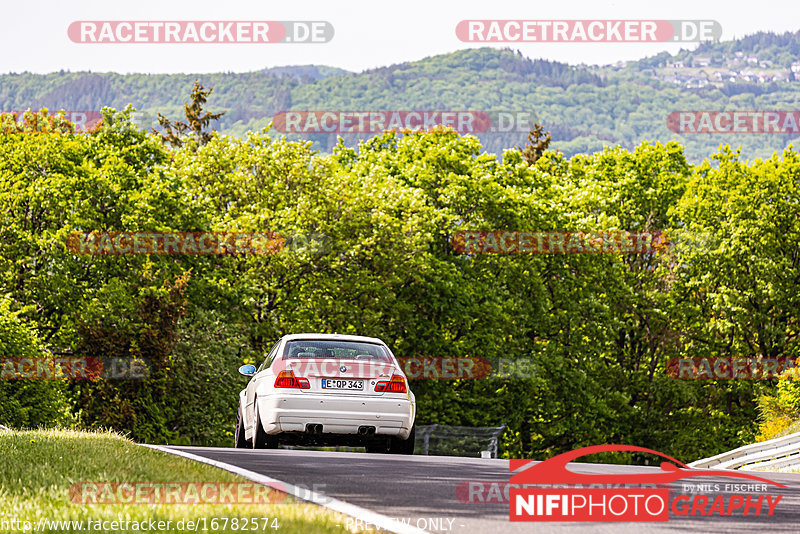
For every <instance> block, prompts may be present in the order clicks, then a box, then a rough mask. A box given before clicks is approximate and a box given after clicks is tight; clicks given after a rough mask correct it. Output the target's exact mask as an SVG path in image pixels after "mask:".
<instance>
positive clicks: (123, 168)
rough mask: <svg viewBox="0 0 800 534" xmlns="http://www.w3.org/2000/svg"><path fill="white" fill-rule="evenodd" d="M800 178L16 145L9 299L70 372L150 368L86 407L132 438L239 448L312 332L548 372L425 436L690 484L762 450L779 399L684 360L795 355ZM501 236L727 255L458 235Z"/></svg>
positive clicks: (463, 394) (274, 142) (89, 140)
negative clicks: (85, 249)
mask: <svg viewBox="0 0 800 534" xmlns="http://www.w3.org/2000/svg"><path fill="white" fill-rule="evenodd" d="M570 90H571V89H570ZM214 94H215V95H216V91H215V93H214ZM211 105H212V106H214V105H215V104H214V103H213V102H212V103H211ZM799 176H800V157H798V155H797V153H795V152H794V151H793V150H791V149H789V150H786V151H785V152H784V153H783V154H776V155H774V156H773V157H772V158H770V159H769V160H767V161H760V160H759V161H756V162H753V163H745V162H742V161H741V159H740V156H739V155H738V154H736V153H734V152H732V151H730V150H729V149H725V150H722V151H721V152H719V153H718V154H717V155H715V156H714V158H713V163H710V162H706V163H704V164H702V165H700V166H697V167H695V166H692V165H691V164H689V163H688V162H687V161H686V158H685V156H684V153H683V148H682V147H681V145H679V144H678V143H675V142H671V143H668V144H660V143H653V144H650V143H642V144H641V145H639V146H637V147H636V148H635V149H634V150H632V151H629V150H626V149H623V148H613V149H612V148H609V149H606V150H604V151H602V152H598V153H596V154H592V155H585V156H576V157H573V158H571V159H568V158H565V157H564V156H563V155H561V154H558V153H554V152H546V153H545V154H544V155H543V156H542V157H541V158H539V159H538V160H537V161H536V163H535V164H534V165H532V166H529V165H528V164H527V163H526V162H525V161H524V160H523V158H522V155H521V153H520V152H519V151H517V150H507V151H506V152H505V153H503V154H502V157H500V158H497V157H495V156H494V155H492V154H486V153H484V148H483V147H482V146H481V144H480V143H479V141H478V139H476V138H475V137H472V136H463V137H460V136H458V135H457V134H456V133H455V132H452V131H447V130H434V131H430V132H421V133H420V132H418V133H409V134H405V135H403V134H399V133H393V132H390V133H386V134H383V135H381V136H378V137H375V138H373V139H371V140H369V141H367V142H364V143H361V144H360V145H358V147H350V146H347V145H346V144H345V143H344V142H340V143H339V144H338V145H337V146H336V147H334V149H333V151H332V154H330V155H324V154H319V153H316V152H315V151H314V150H312V146H311V143H309V142H292V141H288V140H286V139H285V138H281V137H274V136H271V135H270V134H269V133H260V134H255V133H251V134H249V135H248V136H247V138H246V139H244V140H242V139H238V138H232V137H226V136H215V137H213V138H212V139H211V140H210V142H209V143H207V144H205V145H204V146H197V144H195V143H191V142H187V143H184V145H183V146H182V147H181V148H177V149H170V148H167V147H164V146H162V143H161V142H160V140H159V138H158V137H157V136H154V135H152V134H149V133H146V132H144V131H142V130H140V129H138V128H136V127H135V126H134V125H133V124H132V123H131V121H130V116H129V112H127V111H126V112H121V113H116V114H112V112H110V111H108V112H106V119H105V124H104V126H102V127H101V128H99V129H98V130H97V131H95V132H93V133H90V134H87V135H70V134H57V133H52V134H8V135H3V136H0V214H2V215H0V236H2V239H0V250H2V255H0V294H7V295H8V298H9V300H10V302H11V307H10V308H9V309H8V312H6V315H9V314H10V313H11V312H12V311H14V312H15V316H16V317H18V318H19V320H24V321H27V322H28V324H29V325H31V328H33V327H35V329H36V330H37V331H38V333H39V334H38V335H39V337H40V338H41V339H42V340H43V341H44V342H45V343H46V346H47V347H48V348H49V350H51V351H52V352H54V353H57V354H62V355H65V354H66V355H80V356H115V357H118V358H145V359H146V360H148V361H149V362H150V363H151V366H152V373H151V375H150V377H149V378H148V379H146V380H139V381H136V380H129V381H99V382H90V381H74V382H71V383H70V384H69V392H68V393H69V396H70V399H71V401H72V402H73V403H74V409H73V412H74V415H75V417H77V418H78V420H79V424H80V425H82V426H84V427H91V428H98V427H109V426H110V427H113V428H115V429H117V430H123V431H127V432H129V433H130V435H131V436H132V437H133V438H134V439H137V440H147V441H150V442H165V441H170V442H184V443H195V444H211V445H219V444H230V443H231V435H232V425H233V421H234V419H235V414H236V402H237V392H238V391H239V390H240V389H241V388H242V387H244V384H245V381H246V380H245V379H244V378H243V377H241V376H240V375H238V373H237V372H236V368H237V367H238V366H239V365H241V364H242V363H255V362H258V361H259V360H260V358H262V357H263V354H264V352H265V351H266V350H268V349H269V347H270V346H271V344H272V343H273V342H274V341H275V340H276V339H278V338H279V337H280V336H281V335H283V334H286V333H291V332H303V331H319V332H338V333H358V334H362V335H370V336H377V337H380V338H382V339H384V340H385V341H386V342H387V343H388V344H389V345H390V346H391V347H392V349H393V350H394V351H395V353H396V354H397V355H399V356H455V357H464V356H480V357H484V358H487V359H489V360H490V361H492V360H494V361H496V360H497V359H498V358H516V359H525V360H530V361H533V362H534V364H535V365H533V366H530V367H531V368H535V369H537V370H538V372H537V373H535V375H533V376H529V377H522V378H520V377H517V378H513V379H509V378H505V379H500V378H489V379H481V380H462V381H441V380H440V381H436V380H430V381H422V380H419V381H414V382H413V383H412V389H413V390H414V391H415V393H416V394H417V399H418V402H419V409H418V411H419V423H420V424H427V423H442V424H453V425H464V426H499V425H500V424H503V423H505V424H506V425H507V426H508V429H509V430H508V431H507V432H506V434H505V435H504V436H503V437H502V441H501V454H505V455H506V456H533V457H538V458H541V457H544V456H548V455H553V454H556V453H559V452H563V451H565V450H570V449H573V448H575V447H579V446H583V445H590V444H598V443H609V442H611V443H630V444H636V445H640V446H645V447H650V448H653V449H656V450H659V451H662V452H664V453H667V454H671V455H674V456H676V457H678V458H682V459H687V460H688V459H694V457H696V456H708V455H710V454H713V453H716V452H719V451H721V450H724V449H727V448H731V447H733V446H736V445H739V444H741V443H742V442H744V441H746V440H749V439H752V437H753V436H754V434H755V432H756V427H755V424H754V420H755V419H756V416H757V411H756V398H757V397H758V396H759V395H760V394H761V393H762V391H769V388H770V387H771V386H770V385H768V384H760V383H755V382H747V383H743V382H739V381H730V382H723V381H720V382H711V381H705V382H702V381H698V382H690V381H678V380H674V379H672V378H670V377H669V376H668V375H667V374H666V373H665V364H666V360H667V359H668V358H671V357H694V356H730V355H745V356H748V357H759V356H776V355H796V353H797V351H798V349H797V344H796V342H797V335H798V331H797V324H798V312H800V306H798V301H797V299H798V296H797V294H796V291H794V286H793V283H794V282H793V281H794V280H797V279H798V278H800V264H798V259H799V258H798V249H797V246H796V242H797V237H798V233H799V232H800V217H798V215H800V213H798V211H800V202H798V200H800V199H798V196H799V195H800V193H798V189H797V180H798V177H799ZM490 229H511V230H522V231H535V230H547V229H567V230H569V229H572V230H601V229H626V230H631V231H641V230H657V229H676V230H677V229H685V230H688V231H689V232H691V235H696V234H697V233H702V232H710V233H711V234H712V235H713V236H714V238H715V239H714V240H713V242H712V243H711V244H709V243H707V242H706V243H705V244H703V242H697V241H691V240H688V239H684V240H683V241H681V243H683V245H682V246H676V247H673V248H671V249H669V250H668V251H666V253H661V252H659V253H654V254H637V255H615V254H601V255H589V254H585V255H580V254H578V255H559V254H554V255H512V256H504V255H461V254H458V253H457V252H455V251H454V249H453V247H452V245H451V241H452V237H453V235H454V233H455V232H458V231H461V230H490ZM91 230H99V231H159V232H161V231H245V232H279V233H281V234H284V235H291V234H294V233H297V232H319V233H324V234H326V235H328V236H329V237H330V242H329V246H328V247H327V249H326V250H323V251H321V252H320V253H315V254H311V253H309V252H308V251H297V250H284V251H281V252H280V253H276V254H272V255H219V256H216V255H215V256H188V255H187V256H176V255H172V256H164V255H149V256H148V255H123V256H109V255H79V254H74V253H72V252H69V251H68V250H67V249H66V246H65V243H66V240H67V236H68V235H69V233H70V232H72V231H91ZM712 245H713V246H712ZM17 312H18V313H17ZM26 328H27V327H26ZM765 388H766V389H765ZM8 402H9V401H8V399H7V398H3V399H2V401H1V402H0V404H2V405H5V404H7V403H8ZM0 413H2V412H0ZM4 417H8V415H4ZM7 421H10V420H9V419H5V420H0V423H3V422H7ZM52 422H56V421H55V418H54V419H52ZM19 424H20V425H21V426H31V425H35V424H36V422H35V421H23V422H22V423H19ZM620 460H623V461H624V459H620Z"/></svg>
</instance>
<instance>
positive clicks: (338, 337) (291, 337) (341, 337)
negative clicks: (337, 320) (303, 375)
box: [282, 333, 386, 345]
mask: <svg viewBox="0 0 800 534" xmlns="http://www.w3.org/2000/svg"><path fill="white" fill-rule="evenodd" d="M282 339H283V340H284V341H297V340H301V339H318V340H326V341H359V342H361V343H377V344H378V345H386V343H384V342H383V341H381V340H380V339H378V338H376V337H366V336H351V335H345V334H312V333H304V334H288V335H286V336H283V338H282Z"/></svg>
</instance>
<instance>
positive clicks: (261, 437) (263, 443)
mask: <svg viewBox="0 0 800 534" xmlns="http://www.w3.org/2000/svg"><path fill="white" fill-rule="evenodd" d="M253 448H254V449H277V448H278V438H277V437H276V436H270V435H269V434H267V433H266V432H264V427H263V426H261V417H259V415H258V399H256V408H255V418H254V420H253Z"/></svg>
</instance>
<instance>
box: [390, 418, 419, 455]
mask: <svg viewBox="0 0 800 534" xmlns="http://www.w3.org/2000/svg"><path fill="white" fill-rule="evenodd" d="M415 434H416V425H415V426H412V427H411V432H410V433H409V434H408V437H407V438H406V439H401V438H390V440H389V453H391V454H414V441H415V439H416V438H415Z"/></svg>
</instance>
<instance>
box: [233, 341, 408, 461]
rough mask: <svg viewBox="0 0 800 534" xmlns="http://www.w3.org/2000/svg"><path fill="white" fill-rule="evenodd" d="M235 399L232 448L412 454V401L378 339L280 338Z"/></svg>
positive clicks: (248, 368) (245, 369) (244, 370)
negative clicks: (294, 447)
mask: <svg viewBox="0 0 800 534" xmlns="http://www.w3.org/2000/svg"><path fill="white" fill-rule="evenodd" d="M239 372H240V373H241V374H243V375H245V376H250V377H252V378H251V379H250V382H249V383H248V384H247V387H246V388H245V389H244V390H242V391H241V393H239V415H238V418H237V421H236V437H235V442H236V444H235V446H236V447H237V448H250V447H252V448H254V449H258V448H276V447H277V446H278V444H287V445H350V446H363V447H366V449H367V452H382V453H393V454H413V453H414V420H415V417H416V402H415V400H414V394H413V393H412V392H411V390H410V389H409V387H408V380H407V378H406V375H405V373H404V372H403V370H402V368H401V367H400V365H399V364H398V363H397V359H396V358H395V357H394V355H393V354H392V351H391V350H389V347H387V346H386V344H385V343H384V342H383V341H381V340H380V339H376V338H372V337H361V336H346V335H338V334H293V335H288V336H284V337H282V338H281V339H280V340H279V341H278V342H277V343H275V345H274V346H273V347H272V350H270V351H269V354H268V355H267V357H266V359H265V360H264V363H262V364H261V366H260V367H259V368H258V369H256V367H255V366H254V365H243V366H242V367H240V368H239Z"/></svg>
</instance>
